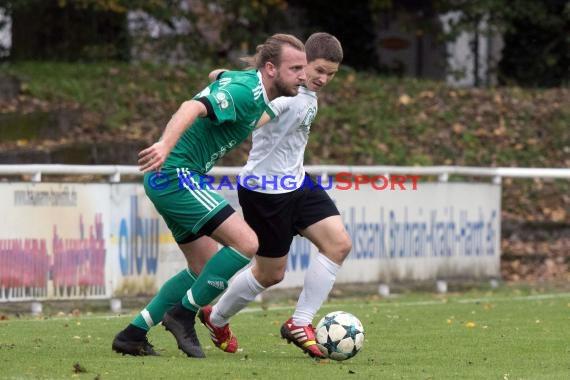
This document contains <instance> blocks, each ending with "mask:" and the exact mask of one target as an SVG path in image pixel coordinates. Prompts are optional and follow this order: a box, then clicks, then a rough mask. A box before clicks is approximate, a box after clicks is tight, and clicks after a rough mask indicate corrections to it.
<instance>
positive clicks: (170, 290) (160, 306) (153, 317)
mask: <svg viewBox="0 0 570 380" xmlns="http://www.w3.org/2000/svg"><path fill="white" fill-rule="evenodd" d="M195 281H196V274H194V273H193V272H192V271H191V270H190V269H189V268H186V269H183V270H182V271H180V272H179V273H178V274H176V275H174V276H172V277H171V278H170V279H169V280H168V281H166V282H165V283H164V285H162V286H161V288H160V290H159V291H158V293H157V294H156V296H154V298H153V299H152V300H151V301H150V302H149V303H148V305H146V307H145V308H144V309H143V310H142V311H141V312H140V313H139V314H138V315H137V316H136V317H135V318H134V319H133V321H132V322H131V324H132V325H135V326H137V327H139V328H141V329H143V330H145V331H148V330H149V329H150V328H151V327H152V326H154V325H156V324H157V323H159V322H160V321H162V317H163V316H164V313H165V312H166V311H167V310H168V309H170V308H171V307H172V306H174V305H176V304H177V303H179V302H180V299H181V298H182V297H184V295H185V294H186V292H187V291H188V289H190V288H191V287H192V285H193V284H194V283H195Z"/></svg>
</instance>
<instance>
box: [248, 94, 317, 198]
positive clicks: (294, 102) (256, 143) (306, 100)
mask: <svg viewBox="0 0 570 380" xmlns="http://www.w3.org/2000/svg"><path fill="white" fill-rule="evenodd" d="M269 107H270V109H271V111H272V112H273V113H274V115H275V116H274V117H273V119H272V120H271V121H269V122H268V123H267V124H265V125H264V126H262V127H260V128H259V129H256V130H255V131H254V132H253V139H252V148H251V151H250V153H249V158H248V160H247V163H246V164H245V166H244V167H243V169H242V170H241V171H240V178H239V182H240V184H241V185H242V186H244V187H245V188H247V189H249V190H253V191H257V192H261V193H269V194H279V193H287V192H290V191H293V190H295V189H298V188H300V187H301V186H302V185H303V181H304V179H305V168H304V167H303V158H304V155H305V147H306V146H307V141H308V140H309V131H310V128H311V123H312V122H313V120H314V118H315V116H316V115H317V110H318V105H317V94H316V93H315V92H313V91H310V90H308V89H307V88H305V87H299V93H298V94H297V95H296V96H293V97H291V96H283V97H279V98H277V99H275V100H273V101H272V102H271V103H270V104H269Z"/></svg>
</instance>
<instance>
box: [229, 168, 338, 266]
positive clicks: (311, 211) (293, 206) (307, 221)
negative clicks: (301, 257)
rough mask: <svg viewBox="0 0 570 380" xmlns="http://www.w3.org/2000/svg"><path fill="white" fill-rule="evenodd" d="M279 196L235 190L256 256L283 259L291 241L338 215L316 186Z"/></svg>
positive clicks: (333, 206)
mask: <svg viewBox="0 0 570 380" xmlns="http://www.w3.org/2000/svg"><path fill="white" fill-rule="evenodd" d="M311 183H312V184H313V186H306V185H305V186H303V187H301V188H300V189H297V190H294V191H291V192H288V193H282V194H266V193H260V192H256V191H252V190H248V189H246V188H244V187H239V188H238V197H239V204H240V205H241V207H242V211H243V217H244V219H245V221H246V222H247V223H248V224H249V225H250V226H251V228H253V230H254V231H255V233H256V234H257V238H258V240H259V250H258V251H257V254H258V255H259V256H263V257H283V256H285V255H287V254H288V253H289V249H290V248H291V243H292V242H293V237H294V236H295V235H297V234H299V230H302V229H305V228H307V227H309V226H311V225H313V224H315V223H317V222H319V221H321V220H323V219H325V218H328V217H329V216H333V215H340V213H339V211H338V209H337V208H336V206H335V204H334V202H333V201H332V199H331V198H330V197H329V195H328V194H327V192H326V191H325V190H323V189H322V188H321V187H319V186H318V185H316V184H315V181H313V180H312V179H311Z"/></svg>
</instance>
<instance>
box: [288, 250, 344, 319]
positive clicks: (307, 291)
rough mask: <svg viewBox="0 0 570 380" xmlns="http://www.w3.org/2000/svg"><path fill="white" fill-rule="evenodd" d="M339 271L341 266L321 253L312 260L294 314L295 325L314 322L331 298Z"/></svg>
mask: <svg viewBox="0 0 570 380" xmlns="http://www.w3.org/2000/svg"><path fill="white" fill-rule="evenodd" d="M339 269H340V265H338V264H336V263H334V262H333V261H331V260H330V259H329V258H328V257H326V256H325V255H323V254H322V253H320V252H319V253H317V256H316V257H315V259H314V260H311V264H310V265H309V268H307V273H305V283H304V284H303V291H302V292H301V295H300V296H299V300H298V301H297V308H296V309H295V312H294V313H293V323H294V324H296V325H298V326H307V325H308V324H310V323H312V322H313V318H314V317H315V314H317V311H318V310H319V309H320V308H321V306H322V304H323V302H325V301H326V299H327V297H328V296H329V293H330V291H331V289H332V287H333V285H334V281H335V279H336V274H337V273H338V270H339Z"/></svg>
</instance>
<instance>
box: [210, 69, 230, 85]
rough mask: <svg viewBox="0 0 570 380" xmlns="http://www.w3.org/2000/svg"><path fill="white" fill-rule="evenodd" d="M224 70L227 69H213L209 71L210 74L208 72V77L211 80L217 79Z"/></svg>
mask: <svg viewBox="0 0 570 380" xmlns="http://www.w3.org/2000/svg"><path fill="white" fill-rule="evenodd" d="M224 71H229V70H228V69H215V70H212V71H210V74H208V79H210V81H211V82H213V81H215V80H217V79H218V77H219V76H220V74H221V73H223V72H224Z"/></svg>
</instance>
